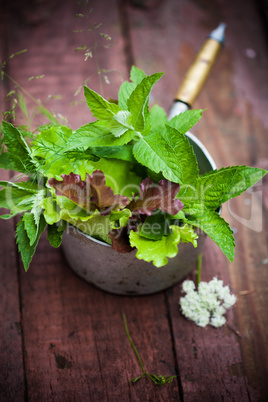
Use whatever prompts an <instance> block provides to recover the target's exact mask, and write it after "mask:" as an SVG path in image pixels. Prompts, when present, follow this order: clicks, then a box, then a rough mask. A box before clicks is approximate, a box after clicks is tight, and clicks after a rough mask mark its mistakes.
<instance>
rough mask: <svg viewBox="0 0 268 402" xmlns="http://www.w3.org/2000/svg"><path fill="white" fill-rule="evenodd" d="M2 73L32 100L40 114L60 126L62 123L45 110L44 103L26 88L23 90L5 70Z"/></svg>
mask: <svg viewBox="0 0 268 402" xmlns="http://www.w3.org/2000/svg"><path fill="white" fill-rule="evenodd" d="M2 73H3V74H4V76H5V77H7V78H8V79H9V80H10V81H11V82H13V84H14V85H16V87H18V88H19V89H20V90H21V92H24V93H25V95H26V96H27V97H28V98H29V99H31V100H32V101H33V102H34V103H35V104H36V105H37V106H38V108H39V110H40V112H41V113H43V114H44V115H46V116H47V117H48V118H49V120H50V121H52V122H54V124H60V121H59V120H58V119H57V118H56V117H54V116H52V114H51V113H50V112H49V110H48V109H47V108H45V106H44V105H42V103H41V102H40V101H39V100H37V99H35V98H34V97H33V96H32V95H31V94H30V92H28V91H27V90H26V89H25V88H23V87H22V86H21V85H20V84H19V83H18V82H17V81H15V80H14V78H12V77H11V76H10V75H9V74H7V73H6V72H5V71H4V70H2Z"/></svg>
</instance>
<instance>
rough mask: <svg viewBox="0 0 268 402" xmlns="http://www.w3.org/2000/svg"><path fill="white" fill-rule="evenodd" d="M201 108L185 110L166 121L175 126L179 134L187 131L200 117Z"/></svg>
mask: <svg viewBox="0 0 268 402" xmlns="http://www.w3.org/2000/svg"><path fill="white" fill-rule="evenodd" d="M202 112H203V110H202V109H194V110H186V111H185V112H183V113H180V114H179V115H178V116H175V117H173V119H171V120H170V121H169V122H168V125H169V126H170V127H173V128H175V129H176V130H178V131H179V132H180V133H181V134H185V133H186V132H187V131H189V130H190V129H191V128H192V127H193V126H194V125H195V124H196V123H197V122H198V121H199V120H200V119H201V117H202Z"/></svg>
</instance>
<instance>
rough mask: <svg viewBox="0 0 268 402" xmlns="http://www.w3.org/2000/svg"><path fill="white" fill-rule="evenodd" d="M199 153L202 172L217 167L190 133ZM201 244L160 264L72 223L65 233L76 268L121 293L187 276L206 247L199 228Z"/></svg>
mask: <svg viewBox="0 0 268 402" xmlns="http://www.w3.org/2000/svg"><path fill="white" fill-rule="evenodd" d="M187 136H188V137H189V140H190V143H191V144H192V146H193V148H194V152H195V153H196V156H197V160H198V165H199V170H200V173H201V174H202V173H205V172H208V171H210V170H214V169H216V165H215V162H214V160H213V159H212V157H211V155H210V154H209V152H208V151H207V149H206V148H205V146H204V145H203V144H202V143H201V142H200V141H199V140H198V139H197V138H196V137H195V136H194V135H193V134H191V133H187ZM198 236H199V238H198V241H197V243H198V246H197V247H196V248H194V247H193V245H192V244H191V243H181V244H179V246H178V250H179V251H178V254H177V256H176V257H174V258H171V259H169V262H168V264H167V265H166V266H164V267H161V268H156V267H155V266H154V265H153V264H152V263H148V262H146V261H143V260H138V259H137V258H136V257H135V254H136V250H133V251H131V252H130V253H127V254H121V253H118V252H117V251H115V250H114V249H112V247H111V246H110V245H109V244H107V243H104V242H102V241H99V240H96V239H94V238H92V237H91V236H89V235H87V234H84V233H83V232H81V231H79V230H78V229H77V228H75V227H73V226H70V227H69V228H68V230H67V231H66V232H65V233H64V236H63V242H62V248H63V251H64V254H65V256H66V259H67V261H68V263H69V265H70V267H71V268H72V270H73V271H74V272H75V273H76V274H77V275H78V276H80V277H81V278H83V279H84V280H85V281H87V282H89V283H90V284H93V285H95V286H96V287H98V288H100V289H102V290H105V291H108V292H111V293H115V294H120V295H146V294H152V293H156V292H159V291H162V290H164V289H167V288H169V287H171V286H173V285H175V284H176V283H178V282H179V281H180V280H181V279H182V278H184V277H185V276H186V275H187V274H188V273H189V272H191V270H192V269H193V268H194V267H195V265H196V261H197V257H198V255H199V254H201V253H202V251H203V245H204V240H205V237H206V235H205V233H204V232H202V231H201V230H199V231H198Z"/></svg>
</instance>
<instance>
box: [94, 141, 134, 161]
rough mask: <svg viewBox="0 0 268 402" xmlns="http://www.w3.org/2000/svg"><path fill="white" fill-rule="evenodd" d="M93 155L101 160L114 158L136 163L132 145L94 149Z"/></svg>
mask: <svg viewBox="0 0 268 402" xmlns="http://www.w3.org/2000/svg"><path fill="white" fill-rule="evenodd" d="M90 150H91V152H92V154H94V155H96V156H98V157H100V158H108V159H109V158H114V159H121V160H124V161H128V162H132V163H136V159H135V158H134V156H133V152H132V150H133V146H132V145H119V146H114V147H93V148H91V149H90Z"/></svg>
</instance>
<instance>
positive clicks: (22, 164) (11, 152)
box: [3, 121, 37, 173]
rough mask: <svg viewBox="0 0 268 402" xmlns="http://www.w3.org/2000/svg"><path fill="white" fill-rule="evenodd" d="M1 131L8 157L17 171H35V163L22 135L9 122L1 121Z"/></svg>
mask: <svg viewBox="0 0 268 402" xmlns="http://www.w3.org/2000/svg"><path fill="white" fill-rule="evenodd" d="M3 133H4V138H5V144H6V146H7V150H8V158H9V160H10V161H11V162H12V163H13V164H14V167H15V168H16V170H18V171H19V172H24V173H29V172H36V170H37V163H36V162H35V161H34V159H33V157H32V153H31V151H30V148H29V147H28V145H27V144H26V142H25V140H24V138H23V136H22V135H21V133H20V132H19V130H18V129H17V128H15V127H14V126H13V125H12V124H11V123H7V122H6V121H3Z"/></svg>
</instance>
